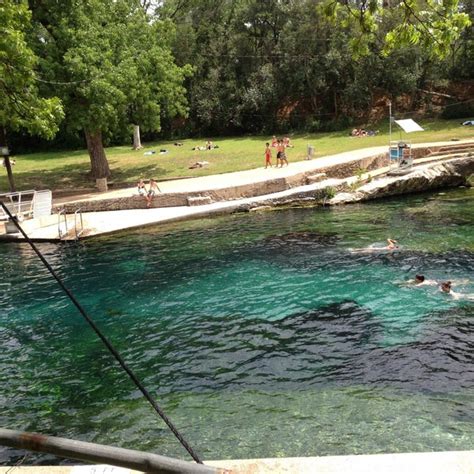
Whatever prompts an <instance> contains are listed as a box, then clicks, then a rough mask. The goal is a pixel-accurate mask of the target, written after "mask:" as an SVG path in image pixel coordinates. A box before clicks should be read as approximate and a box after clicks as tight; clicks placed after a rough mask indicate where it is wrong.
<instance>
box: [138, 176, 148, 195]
mask: <svg viewBox="0 0 474 474" xmlns="http://www.w3.org/2000/svg"><path fill="white" fill-rule="evenodd" d="M137 190H138V194H139V195H140V196H146V194H147V193H146V187H145V183H144V182H143V179H141V180H140V181H138V183H137Z"/></svg>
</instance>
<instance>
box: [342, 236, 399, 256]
mask: <svg viewBox="0 0 474 474" xmlns="http://www.w3.org/2000/svg"><path fill="white" fill-rule="evenodd" d="M399 248H400V246H399V245H398V240H395V239H387V245H385V246H383V247H382V246H380V244H371V245H369V246H368V247H365V248H359V249H348V250H349V251H350V252H351V253H377V252H384V251H385V250H398V249H399Z"/></svg>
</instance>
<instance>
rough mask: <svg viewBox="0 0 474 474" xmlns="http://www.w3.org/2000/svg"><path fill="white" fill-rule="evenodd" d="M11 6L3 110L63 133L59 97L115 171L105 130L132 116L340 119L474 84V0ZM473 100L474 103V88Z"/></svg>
mask: <svg viewBox="0 0 474 474" xmlns="http://www.w3.org/2000/svg"><path fill="white" fill-rule="evenodd" d="M5 5H6V6H5ZM1 8H2V9H1V10H0V15H2V18H1V20H2V26H1V28H3V29H4V30H5V32H6V33H5V34H4V35H3V36H2V37H1V38H0V42H1V43H0V45H1V49H0V54H2V59H1V62H0V67H1V68H2V76H3V77H4V79H3V78H2V77H0V87H2V88H3V90H4V91H7V92H8V93H7V94H6V95H4V97H1V98H0V100H1V101H3V102H2V104H3V105H4V106H3V107H2V110H1V111H0V114H2V115H0V116H1V117H3V119H2V121H1V123H6V121H9V126H10V127H11V128H13V129H18V128H20V127H24V128H27V130H30V131H35V132H41V133H43V135H45V136H51V135H52V134H53V133H54V131H55V130H56V128H57V123H58V118H59V117H60V116H61V108H60V104H59V101H58V100H57V99H54V97H59V98H60V99H61V101H62V104H63V107H64V112H65V119H64V122H63V125H62V126H61V129H60V132H59V134H60V136H61V137H65V136H66V132H67V133H74V134H79V133H81V134H82V133H83V134H84V135H85V138H86V141H87V144H88V148H89V153H90V156H91V169H92V175H93V176H94V177H105V176H108V174H109V169H108V164H107V159H106V156H105V152H104V149H103V146H102V144H103V142H104V141H105V142H109V141H114V142H115V143H118V142H120V143H123V142H124V141H125V140H129V137H130V136H131V126H132V125H136V126H140V127H141V129H142V130H143V131H145V132H148V133H149V134H155V135H154V136H157V135H156V134H157V133H160V132H161V133H166V134H167V135H168V136H172V135H173V134H175V135H177V134H180V135H181V136H183V135H189V134H209V135H210V134H213V135H214V134H229V133H247V132H252V133H255V132H272V133H277V132H278V131H280V130H281V131H283V130H284V131H289V130H306V131H318V130H334V129H340V128H343V127H347V126H349V125H350V124H352V123H355V122H357V121H360V120H363V119H364V118H367V117H372V116H374V117H376V114H375V115H374V111H375V112H376V111H377V108H378V109H379V111H380V110H382V109H383V107H384V104H385V103H386V101H387V100H388V99H390V100H392V101H394V103H396V99H397V98H400V99H403V102H404V104H405V107H406V108H411V109H412V110H415V109H416V110H424V111H426V112H428V113H429V112H430V110H431V109H430V107H431V103H430V102H429V101H428V100H427V97H426V94H424V92H423V91H426V90H428V89H430V90H434V91H436V90H441V91H443V90H446V85H447V84H449V83H450V82H455V83H458V84H459V85H457V86H456V87H457V90H461V91H462V88H463V87H465V90H467V91H468V90H469V86H464V85H463V84H461V83H460V82H459V81H461V80H463V81H472V79H473V78H474V37H473V30H472V27H470V26H469V25H470V24H471V22H472V18H473V12H474V6H473V0H439V1H438V0H383V1H381V0H298V1H295V0H278V1H277V0H161V1H154V0H147V1H145V0H114V1H110V0H87V1H77V0H63V1H61V2H58V1H57V0H30V1H29V9H28V8H27V6H26V2H23V1H12V0H7V1H6V2H4V3H3V4H2V7H1ZM12 12H14V14H13V13H12ZM30 12H31V13H30ZM15 15H16V16H15ZM15 48H17V49H19V51H20V52H19V53H17V52H15ZM37 58H39V59H37ZM12 65H13V66H12ZM17 76H18V77H17ZM458 95H459V96H460V97H461V96H462V97H465V96H466V95H467V94H464V96H463V94H458ZM448 96H449V94H448ZM5 97H7V98H5ZM19 97H20V99H19ZM26 101H28V102H26ZM458 101H459V100H458ZM27 103H28V105H26V104H27ZM19 104H20V105H19ZM460 108H463V110H464V112H462V111H461V112H462V113H464V114H468V113H470V112H469V111H471V110H473V109H472V107H471V106H470V105H469V100H467V102H466V104H465V105H461V106H460ZM457 110H458V109H457ZM459 110H460V109H459ZM33 111H35V112H33ZM7 116H8V117H9V119H8V120H7V119H5V117H7ZM176 117H182V118H186V120H184V119H182V120H179V121H178V120H176ZM379 117H380V114H379ZM149 136H150V135H149ZM125 137H127V138H125ZM64 141H66V143H67V139H66V140H63V143H64Z"/></svg>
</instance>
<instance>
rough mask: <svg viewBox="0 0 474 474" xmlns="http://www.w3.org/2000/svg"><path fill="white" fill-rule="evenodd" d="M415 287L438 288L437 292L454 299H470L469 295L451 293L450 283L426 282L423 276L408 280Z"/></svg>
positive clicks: (451, 285) (451, 286)
mask: <svg viewBox="0 0 474 474" xmlns="http://www.w3.org/2000/svg"><path fill="white" fill-rule="evenodd" d="M408 283H411V284H413V285H415V286H438V287H439V290H440V291H441V292H443V293H447V294H449V295H450V296H452V297H453V298H454V299H460V298H463V297H466V298H470V295H463V294H462V293H456V292H454V291H453V283H452V282H451V281H449V280H448V281H442V282H437V281H436V280H427V279H426V278H425V276H424V275H415V278H414V279H413V280H409V281H408Z"/></svg>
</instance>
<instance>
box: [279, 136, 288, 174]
mask: <svg viewBox="0 0 474 474" xmlns="http://www.w3.org/2000/svg"><path fill="white" fill-rule="evenodd" d="M283 161H286V164H287V165H288V161H287V160H286V156H285V145H284V143H283V140H281V139H279V140H278V146H277V168H278V163H280V168H283Z"/></svg>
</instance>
